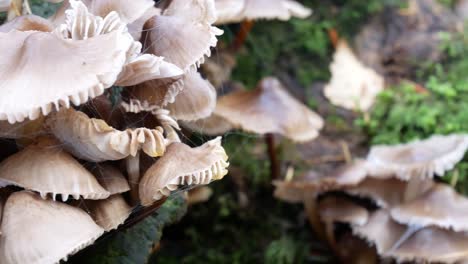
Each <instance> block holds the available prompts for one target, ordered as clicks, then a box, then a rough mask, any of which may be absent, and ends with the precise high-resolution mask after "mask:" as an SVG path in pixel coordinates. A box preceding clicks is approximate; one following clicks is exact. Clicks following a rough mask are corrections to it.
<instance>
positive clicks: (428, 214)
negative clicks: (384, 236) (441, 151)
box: [390, 184, 468, 232]
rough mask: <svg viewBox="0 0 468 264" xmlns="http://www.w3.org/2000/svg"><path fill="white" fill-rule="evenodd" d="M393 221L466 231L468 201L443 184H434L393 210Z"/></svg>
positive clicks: (467, 225) (467, 227)
mask: <svg viewBox="0 0 468 264" xmlns="http://www.w3.org/2000/svg"><path fill="white" fill-rule="evenodd" d="M390 213H391V216H392V218H393V219H395V221H397V222H399V223H402V224H406V225H414V226H419V227H425V226H437V227H440V228H446V229H452V230H454V231H456V232H463V231H468V200H467V199H466V198H465V197H464V196H462V195H460V194H458V193H456V192H455V190H453V188H451V187H450V186H448V185H445V184H436V185H434V186H433V187H432V188H431V189H430V190H429V191H427V192H426V193H424V194H423V195H422V196H420V197H418V198H416V199H414V200H412V201H409V202H407V203H404V204H401V205H400V206H397V207H395V208H393V209H392V210H391V211H390Z"/></svg>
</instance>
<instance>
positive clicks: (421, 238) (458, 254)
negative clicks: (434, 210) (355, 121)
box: [386, 227, 468, 263]
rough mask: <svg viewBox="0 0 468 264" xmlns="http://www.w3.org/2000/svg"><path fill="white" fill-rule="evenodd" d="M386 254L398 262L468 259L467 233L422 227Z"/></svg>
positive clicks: (440, 261) (442, 261) (452, 261)
mask: <svg viewBox="0 0 468 264" xmlns="http://www.w3.org/2000/svg"><path fill="white" fill-rule="evenodd" d="M386 255H388V256H391V257H394V258H395V259H396V260H397V261H398V262H399V263H403V262H417V263H419V262H424V263H429V262H430V263H433V262H437V263H455V262H457V263H458V261H462V260H466V259H468V235H467V234H466V233H455V232H451V231H448V230H444V229H440V228H437V227H429V228H424V229H422V230H419V231H417V232H416V233H415V234H413V235H412V236H411V237H410V238H408V239H407V240H405V241H404V242H403V243H402V244H401V245H400V246H399V247H398V248H396V249H395V250H392V251H391V252H389V253H388V254H386Z"/></svg>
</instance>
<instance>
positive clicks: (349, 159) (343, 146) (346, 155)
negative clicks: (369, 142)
mask: <svg viewBox="0 0 468 264" xmlns="http://www.w3.org/2000/svg"><path fill="white" fill-rule="evenodd" d="M340 145H341V150H342V151H343V157H344V159H345V161H346V164H350V163H352V162H353V157H352V155H351V152H350V151H349V146H348V144H347V143H346V142H345V141H340Z"/></svg>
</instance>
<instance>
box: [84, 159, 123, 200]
mask: <svg viewBox="0 0 468 264" xmlns="http://www.w3.org/2000/svg"><path fill="white" fill-rule="evenodd" d="M91 172H92V173H93V174H94V176H95V177H96V179H97V181H98V182H99V184H101V186H102V187H104V189H106V190H107V191H108V192H109V193H110V195H114V194H118V193H124V192H128V191H130V185H129V184H128V181H127V179H126V178H125V176H124V175H123V174H122V173H121V172H120V171H119V170H118V169H116V168H114V167H113V166H111V165H109V164H98V165H96V167H94V168H93V169H91Z"/></svg>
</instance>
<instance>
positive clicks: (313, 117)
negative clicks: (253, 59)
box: [214, 77, 323, 142]
mask: <svg viewBox="0 0 468 264" xmlns="http://www.w3.org/2000/svg"><path fill="white" fill-rule="evenodd" d="M214 115H216V116H218V117H221V118H224V119H226V120H227V121H228V122H230V123H231V124H232V125H233V126H234V127H236V128H240V129H242V130H245V131H248V132H253V133H257V134H269V133H275V134H280V135H283V136H285V137H287V138H289V139H291V140H293V141H295V142H305V141H309V140H312V139H314V138H315V137H317V135H318V131H319V130H320V129H322V127H323V120H322V118H321V117H320V116H319V115H317V114H316V113H315V112H313V111H312V110H310V109H308V108H307V107H306V106H304V105H303V104H301V103H300V102H299V101H297V100H296V99H295V98H293V97H292V96H291V95H289V94H288V93H287V92H286V90H285V88H284V87H283V86H282V84H281V83H280V81H279V80H278V79H276V78H274V77H267V78H264V79H263V80H262V81H260V83H259V84H258V86H257V88H256V89H255V90H252V91H235V92H233V93H230V94H228V95H225V96H222V97H221V98H219V99H218V102H217V105H216V108H215V111H214Z"/></svg>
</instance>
